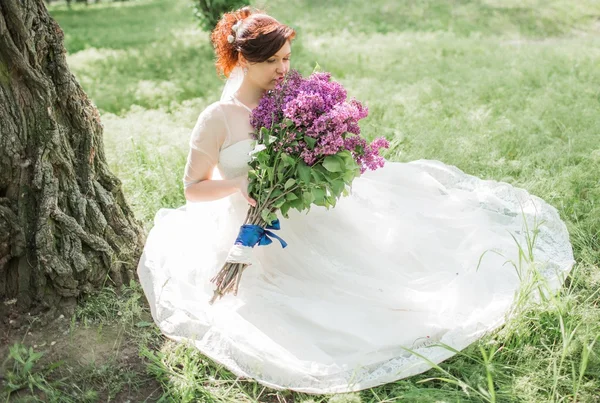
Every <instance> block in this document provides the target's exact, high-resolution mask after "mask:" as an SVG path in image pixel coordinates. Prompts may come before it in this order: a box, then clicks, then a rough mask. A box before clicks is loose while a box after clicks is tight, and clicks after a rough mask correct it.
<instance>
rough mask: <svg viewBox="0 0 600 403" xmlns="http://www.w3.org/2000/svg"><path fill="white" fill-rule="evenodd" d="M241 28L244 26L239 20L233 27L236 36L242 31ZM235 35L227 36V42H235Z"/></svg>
mask: <svg viewBox="0 0 600 403" xmlns="http://www.w3.org/2000/svg"><path fill="white" fill-rule="evenodd" d="M241 26H242V20H237V22H236V23H235V24H233V27H231V30H232V31H233V32H234V35H237V32H238V30H239V29H240V27H241ZM234 35H228V36H227V42H229V43H233V42H235V36H234Z"/></svg>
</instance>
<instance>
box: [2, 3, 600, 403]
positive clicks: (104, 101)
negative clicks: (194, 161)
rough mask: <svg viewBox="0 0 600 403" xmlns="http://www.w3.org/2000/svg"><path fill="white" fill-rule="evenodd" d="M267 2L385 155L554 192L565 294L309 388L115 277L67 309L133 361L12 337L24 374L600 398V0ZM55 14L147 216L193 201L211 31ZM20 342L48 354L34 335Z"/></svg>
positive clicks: (296, 398) (57, 8) (116, 163)
mask: <svg viewBox="0 0 600 403" xmlns="http://www.w3.org/2000/svg"><path fill="white" fill-rule="evenodd" d="M255 5H258V6H260V7H263V8H265V9H266V10H267V11H268V12H270V13H271V14H272V15H274V16H275V17H276V18H278V19H279V20H280V21H282V22H285V23H287V24H289V25H291V26H292V27H294V28H295V29H296V30H297V32H298V36H297V39H296V40H295V42H294V44H293V56H292V66H293V67H294V68H297V69H298V70H300V71H301V72H302V73H310V72H311V71H312V69H313V67H314V66H315V64H316V63H318V64H319V65H320V66H321V68H322V69H324V70H327V71H331V72H332V73H333V76H334V78H335V79H336V80H338V81H340V82H342V83H343V85H344V86H345V87H346V88H347V89H348V91H349V93H350V95H352V96H355V97H356V98H358V99H360V100H361V101H364V103H365V104H366V105H367V106H368V107H369V110H370V115H369V117H368V118H367V119H365V121H364V123H363V125H362V127H363V133H365V134H366V135H367V136H369V137H374V136H379V135H384V136H386V137H387V138H388V139H389V140H390V142H391V147H390V149H389V150H387V152H386V154H385V156H386V158H388V159H390V160H395V161H410V160H414V159H420V158H425V159H436V160H441V161H444V162H446V163H449V164H452V165H456V166H457V167H459V168H460V169H462V170H463V171H465V172H467V173H470V174H473V175H476V176H479V177H483V178H486V179H495V180H501V181H505V182H508V183H511V184H513V185H515V186H518V187H522V188H525V189H527V190H528V191H530V192H531V193H533V194H535V195H538V196H540V197H542V198H544V199H545V200H547V201H548V202H550V203H551V204H552V205H554V206H555V207H556V208H557V209H558V210H559V212H560V215H561V217H562V218H563V219H564V220H565V221H566V223H567V226H568V228H569V231H570V234H571V242H572V244H573V247H574V252H575V257H576V260H577V264H576V265H575V267H574V269H573V271H572V273H571V276H570V277H569V279H568V280H567V282H566V285H565V288H564V289H563V291H562V293H561V294H560V295H559V296H557V297H556V298H551V299H548V300H541V301H539V302H537V303H532V302H531V303H528V304H525V305H522V306H520V307H519V315H518V316H517V318H516V319H514V320H512V321H511V322H510V323H509V324H508V325H507V326H505V327H504V328H502V329H501V330H500V331H499V332H497V333H495V334H493V335H491V336H488V337H485V338H484V339H482V340H480V341H479V342H477V343H475V344H473V345H471V346H470V347H469V348H467V349H466V350H464V351H463V352H462V353H460V354H458V355H457V356H455V357H453V358H452V359H450V360H448V361H446V362H444V363H443V364H441V365H440V367H439V368H437V369H433V370H431V371H429V372H427V373H425V374H422V375H418V376H415V377H412V378H409V379H404V380H400V381H398V382H395V383H391V384H388V385H384V386H381V387H378V388H374V389H370V390H366V391H362V392H360V393H354V394H347V395H337V396H309V395H304V394H298V393H289V392H285V393H284V392H276V391H272V390H268V389H265V388H263V387H262V386H261V385H259V384H257V383H255V382H252V381H248V380H236V378H235V376H233V375H232V374H230V373H229V372H228V371H227V370H225V369H223V368H222V367H220V366H218V365H216V364H214V363H212V362H210V361H209V360H208V359H207V358H205V357H203V356H202V355H201V354H200V353H198V352H197V351H196V350H195V349H193V348H189V347H186V346H185V345H181V344H176V343H173V342H171V341H168V340H166V339H165V338H163V337H162V336H161V335H160V332H159V331H158V330H157V329H156V327H155V326H154V325H153V324H152V323H151V319H150V318H149V315H148V310H147V307H146V306H145V300H144V297H143V294H142V293H141V290H140V288H139V286H138V285H136V284H132V285H131V287H129V288H127V289H126V290H124V292H123V294H121V295H120V296H115V295H114V294H113V293H112V291H110V290H104V291H103V292H102V293H100V294H99V295H97V296H94V297H91V298H89V299H87V300H86V301H84V302H83V304H82V305H81V306H80V307H79V308H78V310H77V314H76V316H75V317H74V318H71V333H70V334H76V335H77V334H79V333H77V332H78V331H79V332H81V331H83V330H82V329H87V330H88V332H92V333H94V332H95V334H96V335H101V334H102V333H103V332H106V329H119V335H120V336H119V337H120V339H119V340H121V341H122V345H126V346H128V348H129V349H130V350H131V351H130V352H129V354H128V355H129V358H131V355H134V356H135V357H137V358H136V359H137V360H138V361H136V362H135V363H134V364H135V365H131V366H130V367H127V369H126V370H124V371H123V372H122V373H123V375H122V376H114V374H115V373H116V372H118V371H121V369H122V361H119V360H120V359H121V358H122V355H123V353H122V349H118V348H116V349H110V348H108V349H106V350H107V351H105V354H104V356H105V357H104V358H105V359H104V360H103V361H96V363H95V364H94V365H92V366H91V367H89V366H85V367H82V366H80V364H78V363H76V362H74V361H72V360H71V361H69V360H67V361H68V362H67V363H66V364H64V365H61V366H60V367H58V368H57V369H54V370H48V369H47V368H39V366H33V367H32V368H33V369H32V368H27V371H26V368H24V367H23V365H24V364H19V363H18V362H17V360H14V357H13V355H14V354H13V355H11V357H13V358H11V357H9V359H12V360H14V363H12V364H10V365H11V368H13V369H12V374H13V376H15V377H16V378H15V379H21V380H23V379H29V381H28V382H29V384H33V385H34V386H36V387H37V388H47V391H46V392H45V393H46V395H45V396H50V397H51V398H52V399H56V400H53V401H73V402H79V401H126V400H127V399H130V400H131V401H144V399H145V398H146V397H145V396H148V395H150V392H152V393H151V396H152V397H151V398H148V400H147V401H158V400H159V399H162V400H161V401H175V402H192V401H201V402H263V401H266V402H313V403H316V402H331V403H342V402H353V403H354V402H363V403H366V402H396V401H402V402H599V401H600V340H598V338H599V337H600V2H598V1H596V0H578V1H567V0H550V1H541V0H520V1H517V0H474V1H463V0H456V1H451V2H446V1H443V0H418V1H417V0H408V1H394V0H372V1H369V2H363V1H358V0H346V1H343V0H327V1H314V0H299V1H295V2H289V1H285V0H273V1H263V2H262V3H255ZM50 12H51V14H52V16H53V17H54V18H56V19H57V21H58V22H59V24H60V25H61V27H62V28H63V30H64V31H65V35H66V48H67V50H68V61H69V65H70V67H71V69H72V72H73V73H74V74H75V75H76V77H77V79H78V80H79V82H80V83H81V85H82V86H83V88H84V90H85V91H86V92H87V94H88V95H89V96H90V98H91V99H92V101H93V102H94V103H95V104H96V105H97V107H98V108H99V110H100V112H101V116H102V122H103V124H104V139H105V145H106V154H107V157H108V159H109V162H110V164H111V167H112V169H113V171H114V172H115V173H116V174H117V175H118V176H119V177H120V178H121V179H122V181H123V186H124V189H125V192H126V196H127V198H128V201H129V203H130V204H131V205H132V207H133V208H134V211H135V213H136V215H137V217H138V218H139V219H140V220H142V222H143V223H144V225H145V226H146V228H147V229H149V228H150V227H151V226H152V219H153V216H154V213H155V212H156V211H157V210H158V209H159V208H161V207H177V206H180V205H182V204H183V203H184V198H183V192H182V184H181V176H182V172H183V167H184V163H185V156H186V154H187V141H188V136H189V133H190V131H191V128H192V127H193V125H194V123H195V120H196V118H197V116H198V114H199V113H200V112H201V111H202V109H203V108H204V107H205V106H206V105H208V104H210V103H212V102H214V101H215V100H217V99H218V98H219V96H220V92H221V89H222V85H223V81H222V80H221V79H219V78H218V77H217V75H216V74H215V69H214V67H213V53H212V48H211V46H210V43H209V41H208V33H207V32H203V31H201V30H199V29H198V28H197V23H196V21H195V20H194V18H193V16H192V9H191V2H190V1H188V0H171V1H168V0H139V1H131V2H124V3H121V2H116V3H100V4H97V5H90V6H88V7H85V6H80V5H77V6H76V7H73V9H72V10H68V9H67V8H66V6H65V5H64V4H60V3H58V4H56V5H53V6H51V7H50ZM67 319H69V318H67ZM77 329H79V330H77ZM90 329H91V330H90ZM103 329H104V330H103ZM100 339H101V337H100V336H98V337H91V336H89V337H88V340H92V341H91V343H92V344H93V343H94V342H97V343H101V341H100ZM111 340H113V341H114V338H111ZM25 344H26V343H25ZM15 354H16V353H15ZM32 354H33V356H32ZM23 355H24V356H27V357H29V360H30V361H32V362H37V361H38V358H37V357H36V356H35V351H33V352H23V353H22V356H23ZM106 357H111V359H110V360H109V359H106ZM58 359H60V357H59V356H57V360H58ZM11 362H12V361H11ZM78 365H79V366H78ZM120 368H121V369H120ZM115 371H116V372H115ZM119 373H120V372H119ZM64 374H70V375H69V376H70V379H71V380H70V381H65V380H64V379H63V378H61V377H63V376H64ZM73 385H76V386H73ZM144 393H145V395H144ZM34 396H35V394H34V393H31V394H26V393H21V394H20V395H19V397H18V398H17V399H24V400H22V401H36V400H35V399H36V398H35V397H34ZM161 396H162V398H161ZM38 398H39V397H38ZM28 399H33V400H28ZM136 399H141V400H136ZM43 401H50V398H49V400H43Z"/></svg>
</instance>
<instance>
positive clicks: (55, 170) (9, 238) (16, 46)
mask: <svg viewBox="0 0 600 403" xmlns="http://www.w3.org/2000/svg"><path fill="white" fill-rule="evenodd" d="M63 39H64V33H63V31H62V30H61V28H60V27H59V26H58V24H57V23H56V21H54V19H52V18H51V17H50V15H49V14H48V11H47V9H46V6H45V4H44V2H43V0H1V1H0V303H1V302H2V301H3V300H6V299H13V298H16V299H17V302H18V306H19V307H23V308H31V307H32V306H37V307H40V306H42V307H48V308H50V307H53V306H56V305H57V304H58V303H59V302H60V300H61V299H64V298H67V299H71V300H72V299H73V297H77V296H79V295H80V294H81V293H82V292H87V291H91V290H93V289H96V288H99V287H101V286H103V285H108V284H111V283H112V284H113V285H115V286H120V285H121V284H123V283H128V282H129V280H130V279H132V278H134V274H135V265H136V263H137V260H138V258H139V255H140V253H141V249H142V247H143V243H144V236H143V231H142V227H141V225H140V224H139V222H138V221H137V220H136V219H135V218H134V216H133V213H132V211H131V209H130V208H129V206H128V205H127V203H126V202H125V198H124V197H123V192H122V189H121V182H120V181H119V179H117V178H116V177H115V176H114V175H113V174H112V173H111V172H110V170H109V167H108V165H107V163H106V158H105V155H104V146H103V137H102V131H103V128H102V124H101V122H100V116H99V113H98V110H97V108H96V107H95V105H94V104H93V103H92V102H91V101H90V100H89V98H88V97H87V95H86V94H85V92H84V91H83V90H82V88H81V86H80V85H79V83H78V82H77V80H76V79H75V77H74V76H73V74H72V73H71V72H70V71H69V68H68V66H67V63H66V57H65V53H66V50H65V48H64V44H63Z"/></svg>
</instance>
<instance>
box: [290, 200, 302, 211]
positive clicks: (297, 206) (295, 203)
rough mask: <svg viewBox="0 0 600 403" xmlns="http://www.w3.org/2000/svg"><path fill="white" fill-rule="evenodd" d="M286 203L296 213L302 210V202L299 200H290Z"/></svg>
mask: <svg viewBox="0 0 600 403" xmlns="http://www.w3.org/2000/svg"><path fill="white" fill-rule="evenodd" d="M288 203H289V204H290V206H291V207H292V208H295V209H296V210H298V211H302V209H304V202H303V201H302V200H300V199H296V200H292V201H290V202H288Z"/></svg>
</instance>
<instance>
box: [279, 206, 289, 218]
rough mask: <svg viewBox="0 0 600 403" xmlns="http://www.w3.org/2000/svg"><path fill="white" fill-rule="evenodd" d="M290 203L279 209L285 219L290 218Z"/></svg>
mask: <svg viewBox="0 0 600 403" xmlns="http://www.w3.org/2000/svg"><path fill="white" fill-rule="evenodd" d="M290 208H291V206H290V203H284V204H283V205H282V206H281V207H279V211H281V215H283V216H284V217H285V218H289V216H288V211H290Z"/></svg>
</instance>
